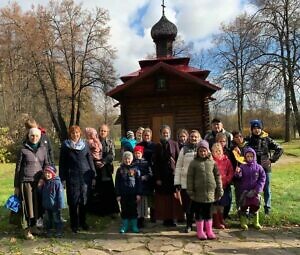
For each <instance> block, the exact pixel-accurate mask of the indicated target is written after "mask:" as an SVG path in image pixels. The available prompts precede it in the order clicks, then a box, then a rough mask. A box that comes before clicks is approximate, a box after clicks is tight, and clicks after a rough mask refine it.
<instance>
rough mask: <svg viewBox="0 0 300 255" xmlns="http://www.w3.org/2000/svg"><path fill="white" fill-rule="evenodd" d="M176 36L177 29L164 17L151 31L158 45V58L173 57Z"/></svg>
mask: <svg viewBox="0 0 300 255" xmlns="http://www.w3.org/2000/svg"><path fill="white" fill-rule="evenodd" d="M176 35H177V27H176V26H175V25H174V24H173V23H172V22H171V21H169V20H168V19H167V18H166V16H165V15H163V16H162V17H161V19H160V20H159V21H158V22H157V23H156V24H155V25H154V26H153V27H152V29H151V37H152V39H153V41H154V43H155V44H156V56H157V57H170V56H172V51H173V45H172V44H173V41H174V40H175V38H176Z"/></svg>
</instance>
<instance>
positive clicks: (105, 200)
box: [96, 124, 120, 217]
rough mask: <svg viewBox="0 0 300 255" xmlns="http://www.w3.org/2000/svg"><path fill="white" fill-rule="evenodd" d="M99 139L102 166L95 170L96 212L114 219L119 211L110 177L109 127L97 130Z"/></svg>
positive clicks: (112, 153) (112, 149)
mask: <svg viewBox="0 0 300 255" xmlns="http://www.w3.org/2000/svg"><path fill="white" fill-rule="evenodd" d="M99 139H100V142H101V144H102V166H101V167H99V168H97V182H96V183H97V184H96V191H97V192H98V193H99V197H100V201H101V203H100V205H98V206H99V208H98V212H99V215H101V216H106V215H111V216H112V217H114V216H115V214H117V213H119V211H120V209H119V205H118V202H117V198H116V193H115V186H114V182H113V177H112V174H113V172H114V166H113V161H114V158H115V146H114V143H113V141H112V140H111V139H110V138H109V127H108V126H107V125H106V124H103V125H101V126H100V128H99Z"/></svg>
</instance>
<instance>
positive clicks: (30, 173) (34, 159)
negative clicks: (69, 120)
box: [14, 142, 49, 187]
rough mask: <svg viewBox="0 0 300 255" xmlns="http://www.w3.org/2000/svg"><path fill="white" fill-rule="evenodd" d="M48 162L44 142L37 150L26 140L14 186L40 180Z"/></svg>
mask: <svg viewBox="0 0 300 255" xmlns="http://www.w3.org/2000/svg"><path fill="white" fill-rule="evenodd" d="M48 163H49V162H48V158H47V148H46V147H45V146H44V145H43V144H40V146H39V147H38V148H37V150H36V151H35V150H33V149H32V148H31V147H30V145H29V144H28V143H26V142H25V143H24V144H23V147H22V148H21V151H20V155H19V158H18V160H17V164H16V170H15V178H14V187H19V186H20V183H22V182H33V181H38V179H39V178H40V177H41V175H42V170H43V168H44V166H46V165H48Z"/></svg>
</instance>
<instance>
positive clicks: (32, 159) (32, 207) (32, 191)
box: [14, 128, 48, 239]
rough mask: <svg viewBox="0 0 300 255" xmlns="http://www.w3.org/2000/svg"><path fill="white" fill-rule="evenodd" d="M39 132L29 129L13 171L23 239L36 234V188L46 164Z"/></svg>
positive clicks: (37, 206)
mask: <svg viewBox="0 0 300 255" xmlns="http://www.w3.org/2000/svg"><path fill="white" fill-rule="evenodd" d="M40 139H41V131H40V130H39V129H38V128H31V129H29V132H28V139H27V140H26V141H25V142H24V144H23V146H22V148H21V151H20V155H19V158H18V161H17V165H16V170H15V179H14V187H15V194H16V195H18V196H19V197H20V199H21V201H23V202H22V215H23V216H25V217H22V219H23V220H22V222H20V223H21V225H22V227H23V228H24V230H25V232H24V234H25V238H26V239H34V236H33V235H32V233H33V234H34V233H37V229H36V219H37V217H38V208H39V201H38V197H37V186H38V183H39V180H40V179H41V177H42V170H43V168H44V166H45V165H47V164H48V159H47V149H46V147H45V146H44V145H43V144H41V143H40Z"/></svg>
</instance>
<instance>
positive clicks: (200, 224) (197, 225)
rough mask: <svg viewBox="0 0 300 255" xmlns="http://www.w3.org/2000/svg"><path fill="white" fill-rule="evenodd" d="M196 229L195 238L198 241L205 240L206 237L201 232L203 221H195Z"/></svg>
mask: <svg viewBox="0 0 300 255" xmlns="http://www.w3.org/2000/svg"><path fill="white" fill-rule="evenodd" d="M196 227H197V237H198V238H199V239H200V240H206V239H207V236H206V234H205V232H204V230H203V227H204V221H203V220H200V221H196Z"/></svg>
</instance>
